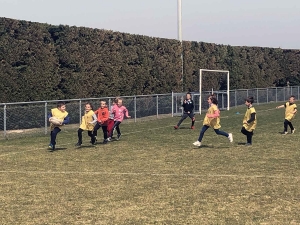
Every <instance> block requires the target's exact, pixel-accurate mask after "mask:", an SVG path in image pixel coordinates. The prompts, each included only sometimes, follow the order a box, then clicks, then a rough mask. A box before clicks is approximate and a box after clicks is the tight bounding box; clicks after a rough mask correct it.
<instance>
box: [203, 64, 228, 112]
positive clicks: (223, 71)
mask: <svg viewBox="0 0 300 225" xmlns="http://www.w3.org/2000/svg"><path fill="white" fill-rule="evenodd" d="M203 71H206V72H217V73H226V74H227V92H226V93H227V110H229V108H230V105H229V104H230V101H229V98H230V95H229V94H230V93H229V92H230V91H229V71H228V70H208V69H200V71H199V113H200V115H201V110H202V72H203Z"/></svg>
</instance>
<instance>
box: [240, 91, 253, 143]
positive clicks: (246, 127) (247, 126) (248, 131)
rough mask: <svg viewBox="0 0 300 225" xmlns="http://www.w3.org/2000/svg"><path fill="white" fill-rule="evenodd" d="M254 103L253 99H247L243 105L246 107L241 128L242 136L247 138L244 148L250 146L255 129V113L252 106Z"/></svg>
mask: <svg viewBox="0 0 300 225" xmlns="http://www.w3.org/2000/svg"><path fill="white" fill-rule="evenodd" d="M253 102H254V99H253V97H248V98H247V99H246V100H245V105H246V106H247V111H246V113H245V116H244V119H243V127H242V130H241V132H242V134H244V135H246V136H247V143H246V144H245V145H246V146H250V145H252V136H253V131H254V130H255V128H256V123H257V120H256V111H255V109H254V107H253V106H252V104H253Z"/></svg>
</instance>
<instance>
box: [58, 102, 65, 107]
mask: <svg viewBox="0 0 300 225" xmlns="http://www.w3.org/2000/svg"><path fill="white" fill-rule="evenodd" d="M63 105H66V103H65V102H58V103H57V105H56V106H57V108H60V107H62V106H63Z"/></svg>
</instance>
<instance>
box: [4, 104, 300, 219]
mask: <svg viewBox="0 0 300 225" xmlns="http://www.w3.org/2000/svg"><path fill="white" fill-rule="evenodd" d="M255 108H256V110H257V117H258V126H257V129H256V131H255V134H254V136H253V146H251V147H246V146H244V145H243V144H244V143H245V142H246V137H245V136H244V135H242V134H241V133H240V129H241V123H242V118H243V115H244V112H245V110H246V107H245V106H244V107H239V108H233V109H231V110H230V111H222V112H221V116H222V119H221V125H222V128H221V129H222V130H225V131H227V132H232V133H233V137H234V142H233V143H229V141H228V139H227V138H225V137H222V136H217V135H216V134H215V133H214V132H213V130H211V129H210V130H208V131H207V132H206V134H205V136H204V139H203V141H202V144H203V146H202V147H200V148H198V147H194V146H193V145H192V143H193V142H194V141H196V140H197V138H198V135H199V130H200V128H201V127H202V119H203V115H197V117H196V120H197V121H196V129H195V130H191V129H189V127H190V120H189V119H186V120H185V121H184V123H183V124H182V126H181V129H178V130H174V129H173V126H174V125H175V124H176V123H177V122H178V120H179V117H174V118H164V119H158V120H153V121H147V122H138V123H124V124H121V131H122V138H121V140H120V141H114V142H111V143H109V144H107V145H102V144H98V145H96V146H91V145H90V144H89V140H88V136H87V134H86V133H84V139H83V140H84V145H83V146H82V147H81V148H75V147H74V144H75V143H76V142H77V133H76V129H74V130H67V131H63V132H61V133H60V134H59V135H58V139H57V148H58V149H57V151H55V152H49V151H48V149H47V145H48V143H49V137H48V136H36V137H26V138H20V139H11V140H2V141H0V162H1V164H0V178H1V181H0V182H1V187H0V200H1V201H0V208H1V210H0V224H34V225H36V224H300V214H299V209H300V185H299V184H300V183H299V181H300V150H299V149H300V139H299V138H300V122H299V118H300V115H297V116H298V118H297V117H296V119H295V120H294V121H293V124H294V125H295V128H296V132H295V134H288V135H286V136H283V135H281V134H279V132H281V131H282V130H283V119H284V109H277V110H275V109H274V108H275V105H274V104H267V105H256V106H255ZM236 112H240V114H236ZM99 131H100V130H99ZM298 131H299V132H298ZM99 134H100V133H99ZM99 136H100V135H99Z"/></svg>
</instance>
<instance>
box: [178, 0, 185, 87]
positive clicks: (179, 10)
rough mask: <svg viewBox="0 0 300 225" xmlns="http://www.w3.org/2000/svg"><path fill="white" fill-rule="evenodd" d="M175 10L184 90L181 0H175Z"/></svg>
mask: <svg viewBox="0 0 300 225" xmlns="http://www.w3.org/2000/svg"><path fill="white" fill-rule="evenodd" d="M177 10H178V16H177V18H178V40H179V41H180V51H181V53H180V58H181V82H182V91H184V83H183V47H182V24H181V11H182V10H181V0H177Z"/></svg>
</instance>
